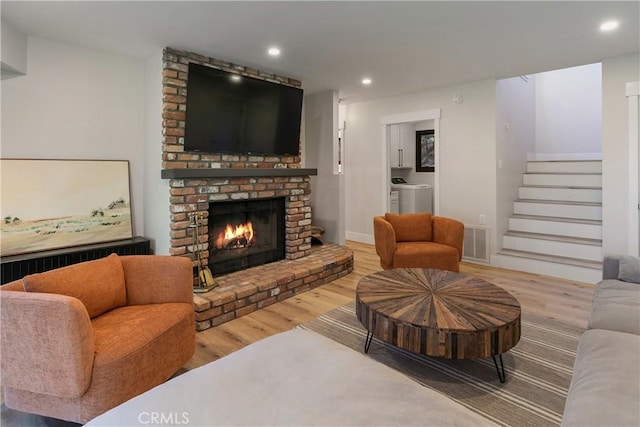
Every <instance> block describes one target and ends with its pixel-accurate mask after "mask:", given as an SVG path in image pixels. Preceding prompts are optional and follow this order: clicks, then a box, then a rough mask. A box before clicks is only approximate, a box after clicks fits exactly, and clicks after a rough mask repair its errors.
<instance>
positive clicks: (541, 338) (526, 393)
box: [300, 302, 584, 427]
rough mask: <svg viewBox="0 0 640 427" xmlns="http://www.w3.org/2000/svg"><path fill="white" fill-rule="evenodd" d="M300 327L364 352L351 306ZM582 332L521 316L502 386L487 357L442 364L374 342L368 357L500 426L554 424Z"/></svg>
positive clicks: (363, 333)
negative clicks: (516, 339) (516, 337)
mask: <svg viewBox="0 0 640 427" xmlns="http://www.w3.org/2000/svg"><path fill="white" fill-rule="evenodd" d="M300 327H302V328H304V329H308V330H311V331H314V332H317V333H319V334H321V335H324V336H326V337H329V338H331V339H333V340H335V341H337V342H339V343H341V344H343V345H346V346H347V347H350V348H352V349H354V350H356V351H358V352H360V353H364V341H365V336H366V330H365V329H364V328H363V326H362V325H361V324H360V322H359V321H358V319H357V318H356V315H355V308H354V304H353V302H352V303H350V304H347V305H345V306H343V307H339V308H337V309H335V310H333V311H330V312H328V313H327V314H325V315H322V316H320V317H318V318H315V319H313V320H311V321H310V322H307V323H305V324H304V325H301V326H300ZM583 332H584V330H583V329H581V328H577V327H574V326H569V325H566V324H562V323H559V322H556V321H553V320H550V319H547V318H543V317H539V316H534V315H530V314H525V313H523V314H522V335H521V338H520V342H519V343H518V344H517V345H516V346H515V347H514V348H512V349H511V350H510V351H509V352H507V353H505V354H504V355H503V360H504V366H505V371H506V376H507V378H506V383H504V384H502V383H500V381H499V379H498V374H497V372H496V368H495V365H494V364H493V361H492V359H490V358H489V359H474V360H447V359H441V358H434V357H426V356H421V355H418V354H415V353H412V352H409V351H406V350H402V349H399V348H396V347H394V346H392V345H390V344H387V343H384V342H382V341H379V340H377V339H375V338H374V340H373V342H372V344H371V348H370V349H369V353H368V354H367V356H368V357H370V358H372V359H374V360H377V361H379V362H381V363H383V364H385V365H387V366H390V367H392V368H394V369H396V370H398V371H400V372H403V373H404V374H406V375H407V376H409V377H410V378H412V379H413V380H415V381H416V382H418V383H420V384H422V385H423V386H425V387H428V388H431V389H434V390H437V391H439V392H440V393H443V394H445V395H447V396H449V397H450V398H451V399H453V400H455V401H456V402H458V403H460V404H462V405H464V406H466V407H467V408H469V409H471V410H473V411H475V412H477V413H479V414H481V415H482V416H484V417H486V418H487V419H489V420H491V421H493V422H494V423H497V424H499V425H503V426H513V427H516V426H517V427H525V426H532V427H539V426H558V425H560V422H561V421H562V411H563V409H564V403H565V400H566V397H567V392H568V389H569V384H570V382H571V373H572V368H573V361H574V359H575V352H576V348H577V346H578V340H579V338H580V335H582V333H583Z"/></svg>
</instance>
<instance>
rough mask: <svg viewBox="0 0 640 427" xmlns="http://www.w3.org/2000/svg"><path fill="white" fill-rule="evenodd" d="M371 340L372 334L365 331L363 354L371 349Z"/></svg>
mask: <svg viewBox="0 0 640 427" xmlns="http://www.w3.org/2000/svg"><path fill="white" fill-rule="evenodd" d="M372 340H373V334H372V333H371V332H369V331H367V339H365V340H364V352H365V353H369V347H371V341H372Z"/></svg>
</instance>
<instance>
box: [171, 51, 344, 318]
mask: <svg viewBox="0 0 640 427" xmlns="http://www.w3.org/2000/svg"><path fill="white" fill-rule="evenodd" d="M190 62H193V63H197V64H200V65H204V66H208V67H213V68H217V69H222V70H225V71H230V72H234V73H238V74H240V75H243V76H249V77H253V78H258V79H263V80H268V81H270V82H273V83H278V84H283V85H289V86H293V87H301V86H302V82H300V81H299V80H295V79H291V78H287V77H282V76H278V75H275V74H272V73H266V72H263V71H260V70H257V69H254V68H250V67H245V66H242V65H237V64H233V63H230V62H226V61H221V60H219V59H214V58H209V57H206V56H202V55H198V54H195V53H191V52H186V51H181V50H176V49H173V48H169V47H167V48H165V49H164V51H163V79H162V94H163V96H162V98H163V106H162V135H163V138H162V168H163V170H162V178H163V179H168V180H169V193H170V194H169V205H170V212H169V215H170V220H171V223H170V228H171V229H170V230H169V233H170V238H171V247H170V249H169V252H170V254H171V255H173V256H187V257H189V258H190V259H192V260H193V263H194V266H195V265H197V264H196V263H197V261H195V260H197V259H198V256H197V255H198V253H197V252H196V250H199V252H200V254H199V255H200V258H201V259H202V263H203V265H207V264H208V259H209V251H208V228H207V226H206V221H207V219H206V218H207V216H208V210H209V204H210V203H215V202H225V201H234V200H252V199H265V198H274V197H284V198H285V259H284V260H282V261H277V262H273V263H270V264H265V265H261V266H256V267H252V268H249V269H246V270H242V271H237V272H234V273H230V274H227V275H225V276H219V277H216V281H217V283H218V286H217V287H216V288H214V289H213V290H212V291H210V292H206V293H201V294H195V295H194V309H195V312H196V313H195V314H196V329H197V330H205V329H207V328H210V327H213V326H217V325H220V324H222V323H224V322H227V321H229V320H232V319H235V318H238V317H241V316H243V315H246V314H249V313H251V312H253V311H255V310H257V309H260V308H263V307H267V306H269V305H271V304H273V303H275V302H278V301H282V300H284V299H287V298H290V297H292V296H294V295H297V294H299V293H301V292H305V291H307V290H310V289H312V288H314V287H317V286H319V285H321V284H324V283H328V282H330V281H333V280H335V279H337V278H338V277H342V276H345V275H347V274H349V273H350V272H351V271H352V270H353V252H352V251H351V250H349V249H348V248H345V247H343V246H338V245H333V244H324V245H322V246H314V247H312V246H311V219H312V215H311V202H310V193H311V178H310V177H311V176H312V175H316V174H317V171H316V170H315V169H302V168H301V167H300V163H301V159H300V157H299V156H254V155H241V154H232V155H229V154H220V153H203V152H185V150H184V129H185V116H186V109H187V108H186V107H187V96H188V94H187V77H188V69H189V67H188V64H189V63H190ZM214 206H215V205H214ZM214 209H215V207H214ZM194 212H196V213H202V214H203V215H204V216H205V224H204V226H203V227H200V234H199V235H198V236H197V241H198V242H199V245H198V248H194V245H193V241H194V236H193V234H192V233H194V229H193V228H190V227H189V225H190V220H189V214H190V213H194ZM214 274H215V272H214ZM194 280H197V279H195V278H194ZM194 284H197V282H194Z"/></svg>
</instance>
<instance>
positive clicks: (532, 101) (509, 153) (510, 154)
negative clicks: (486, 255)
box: [492, 76, 537, 253]
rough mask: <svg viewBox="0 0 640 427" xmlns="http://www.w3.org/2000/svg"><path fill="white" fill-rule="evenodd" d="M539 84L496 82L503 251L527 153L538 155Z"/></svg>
mask: <svg viewBox="0 0 640 427" xmlns="http://www.w3.org/2000/svg"><path fill="white" fill-rule="evenodd" d="M536 82H537V76H536V77H535V78H533V77H532V78H530V79H529V81H528V82H526V81H524V80H523V79H521V78H520V77H515V78H511V79H504V80H498V82H497V83H496V150H497V152H496V154H497V165H496V166H497V182H496V184H497V191H496V195H497V199H496V211H497V217H498V219H497V222H496V235H497V241H496V243H497V246H496V247H493V248H492V253H496V252H497V251H499V250H500V249H502V235H503V234H504V233H505V232H506V231H507V229H508V225H509V217H510V216H511V215H512V214H513V201H514V200H516V199H518V187H519V186H520V185H522V174H523V173H524V172H525V170H526V160H527V153H528V152H535V145H536V141H535V127H536Z"/></svg>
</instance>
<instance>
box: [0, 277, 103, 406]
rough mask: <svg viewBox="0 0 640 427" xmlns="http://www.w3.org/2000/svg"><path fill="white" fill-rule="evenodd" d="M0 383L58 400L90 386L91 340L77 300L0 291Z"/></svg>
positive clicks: (58, 296) (92, 350) (76, 395)
mask: <svg viewBox="0 0 640 427" xmlns="http://www.w3.org/2000/svg"><path fill="white" fill-rule="evenodd" d="M0 303H1V309H2V312H1V318H2V328H1V330H2V332H1V339H2V349H1V350H0V357H1V363H0V370H1V371H2V385H3V386H4V387H11V388H15V389H19V390H25V391H29V392H33V393H43V394H48V395H51V396H57V397H61V398H77V397H80V396H82V395H83V394H84V393H85V392H86V390H87V389H88V388H89V384H90V383H91V372H92V370H93V356H94V338H93V330H92V327H91V321H90V320H89V314H88V313H87V309H86V308H85V306H84V305H83V304H82V302H80V300H78V299H76V298H73V297H70V296H66V295H57V294H45V293H37V292H16V291H6V290H3V291H2V292H0Z"/></svg>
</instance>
